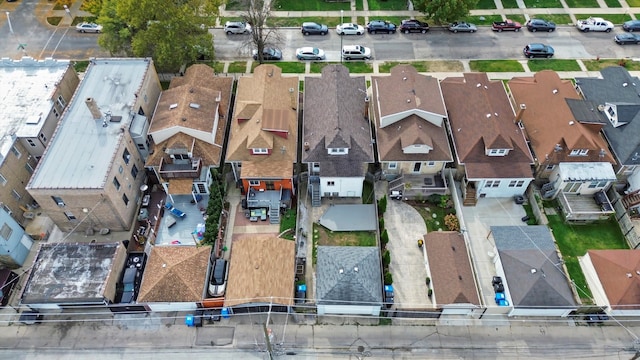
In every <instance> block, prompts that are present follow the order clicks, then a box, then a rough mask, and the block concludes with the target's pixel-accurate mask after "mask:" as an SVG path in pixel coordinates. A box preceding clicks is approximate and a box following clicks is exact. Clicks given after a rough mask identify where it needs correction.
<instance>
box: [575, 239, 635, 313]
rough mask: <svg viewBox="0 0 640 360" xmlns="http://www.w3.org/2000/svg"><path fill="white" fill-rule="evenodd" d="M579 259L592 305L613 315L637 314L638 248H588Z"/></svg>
mask: <svg viewBox="0 0 640 360" xmlns="http://www.w3.org/2000/svg"><path fill="white" fill-rule="evenodd" d="M579 260H580V267H581V268H582V272H583V273H584V276H585V278H586V280H587V284H588V285H589V289H590V290H591V294H592V295H593V300H594V303H595V305H597V306H601V307H603V308H604V309H606V310H607V312H608V313H610V314H611V315H614V316H638V315H640V305H638V298H640V274H639V273H638V271H639V269H640V250H636V249H633V250H618V249H616V250H589V251H587V253H586V254H585V255H584V256H583V257H581V258H579Z"/></svg>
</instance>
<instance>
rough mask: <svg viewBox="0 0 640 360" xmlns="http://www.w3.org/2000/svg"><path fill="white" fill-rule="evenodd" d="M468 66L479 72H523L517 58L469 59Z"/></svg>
mask: <svg viewBox="0 0 640 360" xmlns="http://www.w3.org/2000/svg"><path fill="white" fill-rule="evenodd" d="M469 67H470V68H471V70H472V71H479V72H523V71H524V68H522V64H520V63H519V62H518V61H517V60H471V61H469Z"/></svg>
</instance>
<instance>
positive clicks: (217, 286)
mask: <svg viewBox="0 0 640 360" xmlns="http://www.w3.org/2000/svg"><path fill="white" fill-rule="evenodd" d="M228 266H229V265H228V263H227V260H225V259H221V258H220V259H216V260H215V261H214V262H213V268H212V269H211V281H209V295H210V296H213V297H221V296H224V293H225V290H226V287H227V270H228Z"/></svg>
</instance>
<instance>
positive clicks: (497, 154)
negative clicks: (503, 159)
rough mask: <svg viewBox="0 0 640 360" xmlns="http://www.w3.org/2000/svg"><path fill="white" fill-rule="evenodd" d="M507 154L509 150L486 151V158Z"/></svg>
mask: <svg viewBox="0 0 640 360" xmlns="http://www.w3.org/2000/svg"><path fill="white" fill-rule="evenodd" d="M508 153H509V149H488V150H487V155H488V156H506V155H507V154H508Z"/></svg>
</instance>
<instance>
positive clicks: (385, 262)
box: [382, 250, 391, 269]
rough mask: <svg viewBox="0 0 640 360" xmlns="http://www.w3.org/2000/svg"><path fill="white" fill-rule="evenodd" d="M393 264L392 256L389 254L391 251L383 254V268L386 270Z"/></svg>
mask: <svg viewBox="0 0 640 360" xmlns="http://www.w3.org/2000/svg"><path fill="white" fill-rule="evenodd" d="M389 264H391V254H389V250H385V251H384V253H382V266H383V267H384V268H385V269H386V268H387V267H389Z"/></svg>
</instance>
